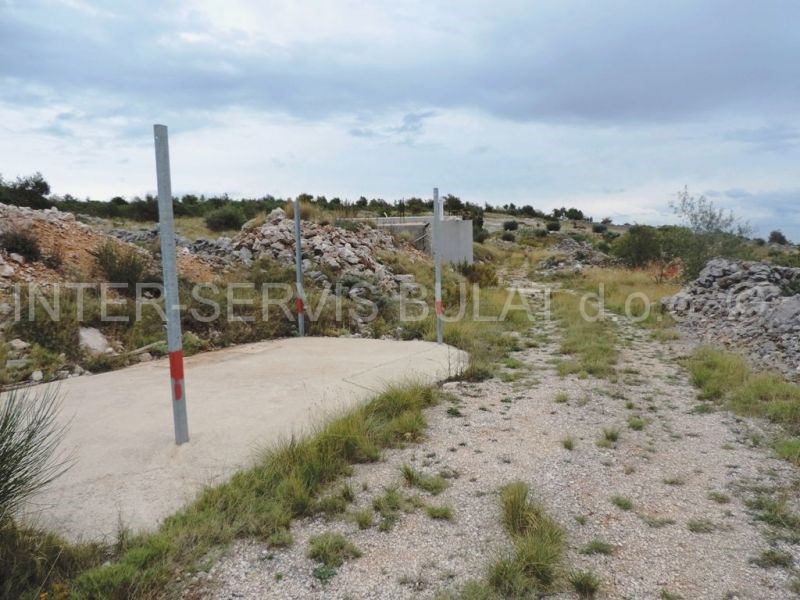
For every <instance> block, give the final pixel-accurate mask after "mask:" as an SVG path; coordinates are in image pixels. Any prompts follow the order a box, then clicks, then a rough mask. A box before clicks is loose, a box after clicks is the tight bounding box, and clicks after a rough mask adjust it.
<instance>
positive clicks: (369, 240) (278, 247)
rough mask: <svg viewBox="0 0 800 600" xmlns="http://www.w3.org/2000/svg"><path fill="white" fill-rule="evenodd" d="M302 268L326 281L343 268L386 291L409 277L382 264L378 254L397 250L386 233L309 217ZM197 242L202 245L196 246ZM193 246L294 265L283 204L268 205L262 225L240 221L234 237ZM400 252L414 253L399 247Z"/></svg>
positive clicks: (289, 224) (245, 258)
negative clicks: (331, 223)
mask: <svg viewBox="0 0 800 600" xmlns="http://www.w3.org/2000/svg"><path fill="white" fill-rule="evenodd" d="M301 236H302V251H303V268H304V270H305V273H306V275H308V277H310V278H311V279H312V280H315V281H322V282H324V281H326V280H328V279H329V276H328V275H326V273H328V274H329V275H336V276H340V275H342V274H344V273H349V274H352V275H354V276H356V277H359V278H364V279H375V280H377V282H378V284H379V285H380V286H381V287H383V288H384V289H387V290H394V289H396V288H397V287H398V286H399V285H400V284H402V283H404V282H406V281H407V280H408V277H409V276H407V275H395V274H394V273H392V272H391V270H389V269H388V268H387V267H386V266H384V265H383V264H381V262H380V261H379V260H378V258H377V255H378V254H379V253H382V252H397V251H399V250H401V247H400V244H399V243H397V242H395V239H394V238H393V237H392V236H391V235H390V234H389V233H387V232H385V231H381V230H379V229H374V228H372V227H370V226H368V225H359V226H358V227H357V228H355V229H354V230H352V231H351V230H350V229H344V228H341V227H336V226H334V225H320V224H319V223H314V222H310V221H303V222H302V224H301ZM198 245H202V246H203V247H202V248H199V247H198V248H195V246H198ZM192 249H193V250H195V251H201V252H212V253H216V254H227V255H229V256H233V257H236V258H238V259H239V260H241V261H242V262H244V263H246V264H249V263H250V262H251V261H253V260H257V259H260V258H271V259H274V260H277V261H279V262H282V263H285V264H287V265H288V264H294V221H293V220H292V219H288V218H286V214H285V213H284V212H283V210H282V209H280V208H276V209H275V210H273V211H272V212H271V213H270V214H269V217H268V218H267V221H266V222H265V223H264V224H263V225H257V226H251V227H247V226H245V227H244V228H243V229H242V231H241V233H239V234H238V235H237V236H236V237H235V238H234V239H233V240H230V241H228V240H226V239H224V238H223V239H220V240H217V241H216V242H208V241H206V240H198V241H197V242H195V243H194V244H193V247H192ZM402 250H403V251H405V252H415V251H414V250H413V249H412V248H410V247H407V246H403V247H402Z"/></svg>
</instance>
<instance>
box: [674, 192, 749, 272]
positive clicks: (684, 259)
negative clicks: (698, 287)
mask: <svg viewBox="0 0 800 600" xmlns="http://www.w3.org/2000/svg"><path fill="white" fill-rule="evenodd" d="M671 207H672V209H673V211H674V212H675V213H676V214H677V215H678V216H679V217H681V219H682V220H683V221H684V222H685V224H686V227H687V228H688V229H689V231H691V233H692V236H691V238H690V239H685V240H684V241H683V243H684V246H683V247H681V248H680V249H679V251H680V259H681V263H682V265H683V271H684V275H685V276H686V277H687V278H689V279H693V278H695V277H697V275H698V274H699V273H700V271H701V270H702V269H703V267H704V266H705V264H706V263H707V262H708V261H709V260H710V259H711V258H714V257H715V256H722V257H725V258H747V257H749V256H750V255H751V254H752V253H751V251H750V249H749V247H748V245H747V237H748V236H749V235H750V233H751V228H750V225H749V224H748V223H746V222H744V221H741V220H739V219H738V218H737V217H736V216H735V215H734V214H733V213H732V212H731V211H725V210H724V209H722V208H718V207H717V206H715V205H714V203H713V202H712V201H711V200H708V199H707V198H706V197H705V196H699V197H694V196H692V195H690V194H689V190H688V188H684V189H683V190H682V191H680V192H679V193H678V199H677V201H676V202H673V203H672V204H671Z"/></svg>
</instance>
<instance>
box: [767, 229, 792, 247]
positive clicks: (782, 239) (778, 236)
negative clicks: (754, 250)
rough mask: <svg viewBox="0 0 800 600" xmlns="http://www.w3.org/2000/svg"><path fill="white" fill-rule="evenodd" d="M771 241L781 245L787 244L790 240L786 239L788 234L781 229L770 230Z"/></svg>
mask: <svg viewBox="0 0 800 600" xmlns="http://www.w3.org/2000/svg"><path fill="white" fill-rule="evenodd" d="M769 243H770V244H780V245H781V246H785V245H786V244H788V243H789V240H787V239H786V236H785V235H783V233H782V232H781V231H779V230H777V229H776V230H775V231H770V232H769Z"/></svg>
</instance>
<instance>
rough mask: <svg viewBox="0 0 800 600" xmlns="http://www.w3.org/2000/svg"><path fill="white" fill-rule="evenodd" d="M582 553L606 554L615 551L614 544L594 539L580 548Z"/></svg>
mask: <svg viewBox="0 0 800 600" xmlns="http://www.w3.org/2000/svg"><path fill="white" fill-rule="evenodd" d="M580 553H581V554H604V555H609V554H613V553H614V546H612V545H611V544H609V543H608V542H604V541H603V540H600V539H597V538H595V539H593V540H592V541H591V542H589V543H588V544H586V545H585V546H584V547H583V548H581V550H580Z"/></svg>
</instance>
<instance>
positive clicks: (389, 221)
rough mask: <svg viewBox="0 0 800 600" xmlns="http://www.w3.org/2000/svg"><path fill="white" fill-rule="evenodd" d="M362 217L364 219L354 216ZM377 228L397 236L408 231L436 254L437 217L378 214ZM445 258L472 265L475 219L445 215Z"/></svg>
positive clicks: (425, 249) (417, 244)
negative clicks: (433, 234) (434, 232)
mask: <svg viewBox="0 0 800 600" xmlns="http://www.w3.org/2000/svg"><path fill="white" fill-rule="evenodd" d="M352 220H354V221H355V220H361V219H352ZM369 220H370V221H372V222H373V223H374V224H375V226H376V227H379V228H381V229H387V230H389V232H390V233H391V234H392V235H394V236H400V235H402V234H406V237H408V238H410V241H411V243H412V244H414V246H415V247H416V248H418V249H419V250H422V251H423V252H425V253H426V254H428V255H431V256H432V255H433V246H432V243H431V231H432V227H431V225H432V223H433V216H432V215H419V216H413V217H378V218H376V219H369ZM441 231H442V260H443V261H445V262H449V263H461V262H466V263H467V264H472V262H473V256H472V221H469V220H466V221H465V220H462V219H461V217H454V216H445V217H444V218H443V220H442V228H441Z"/></svg>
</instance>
